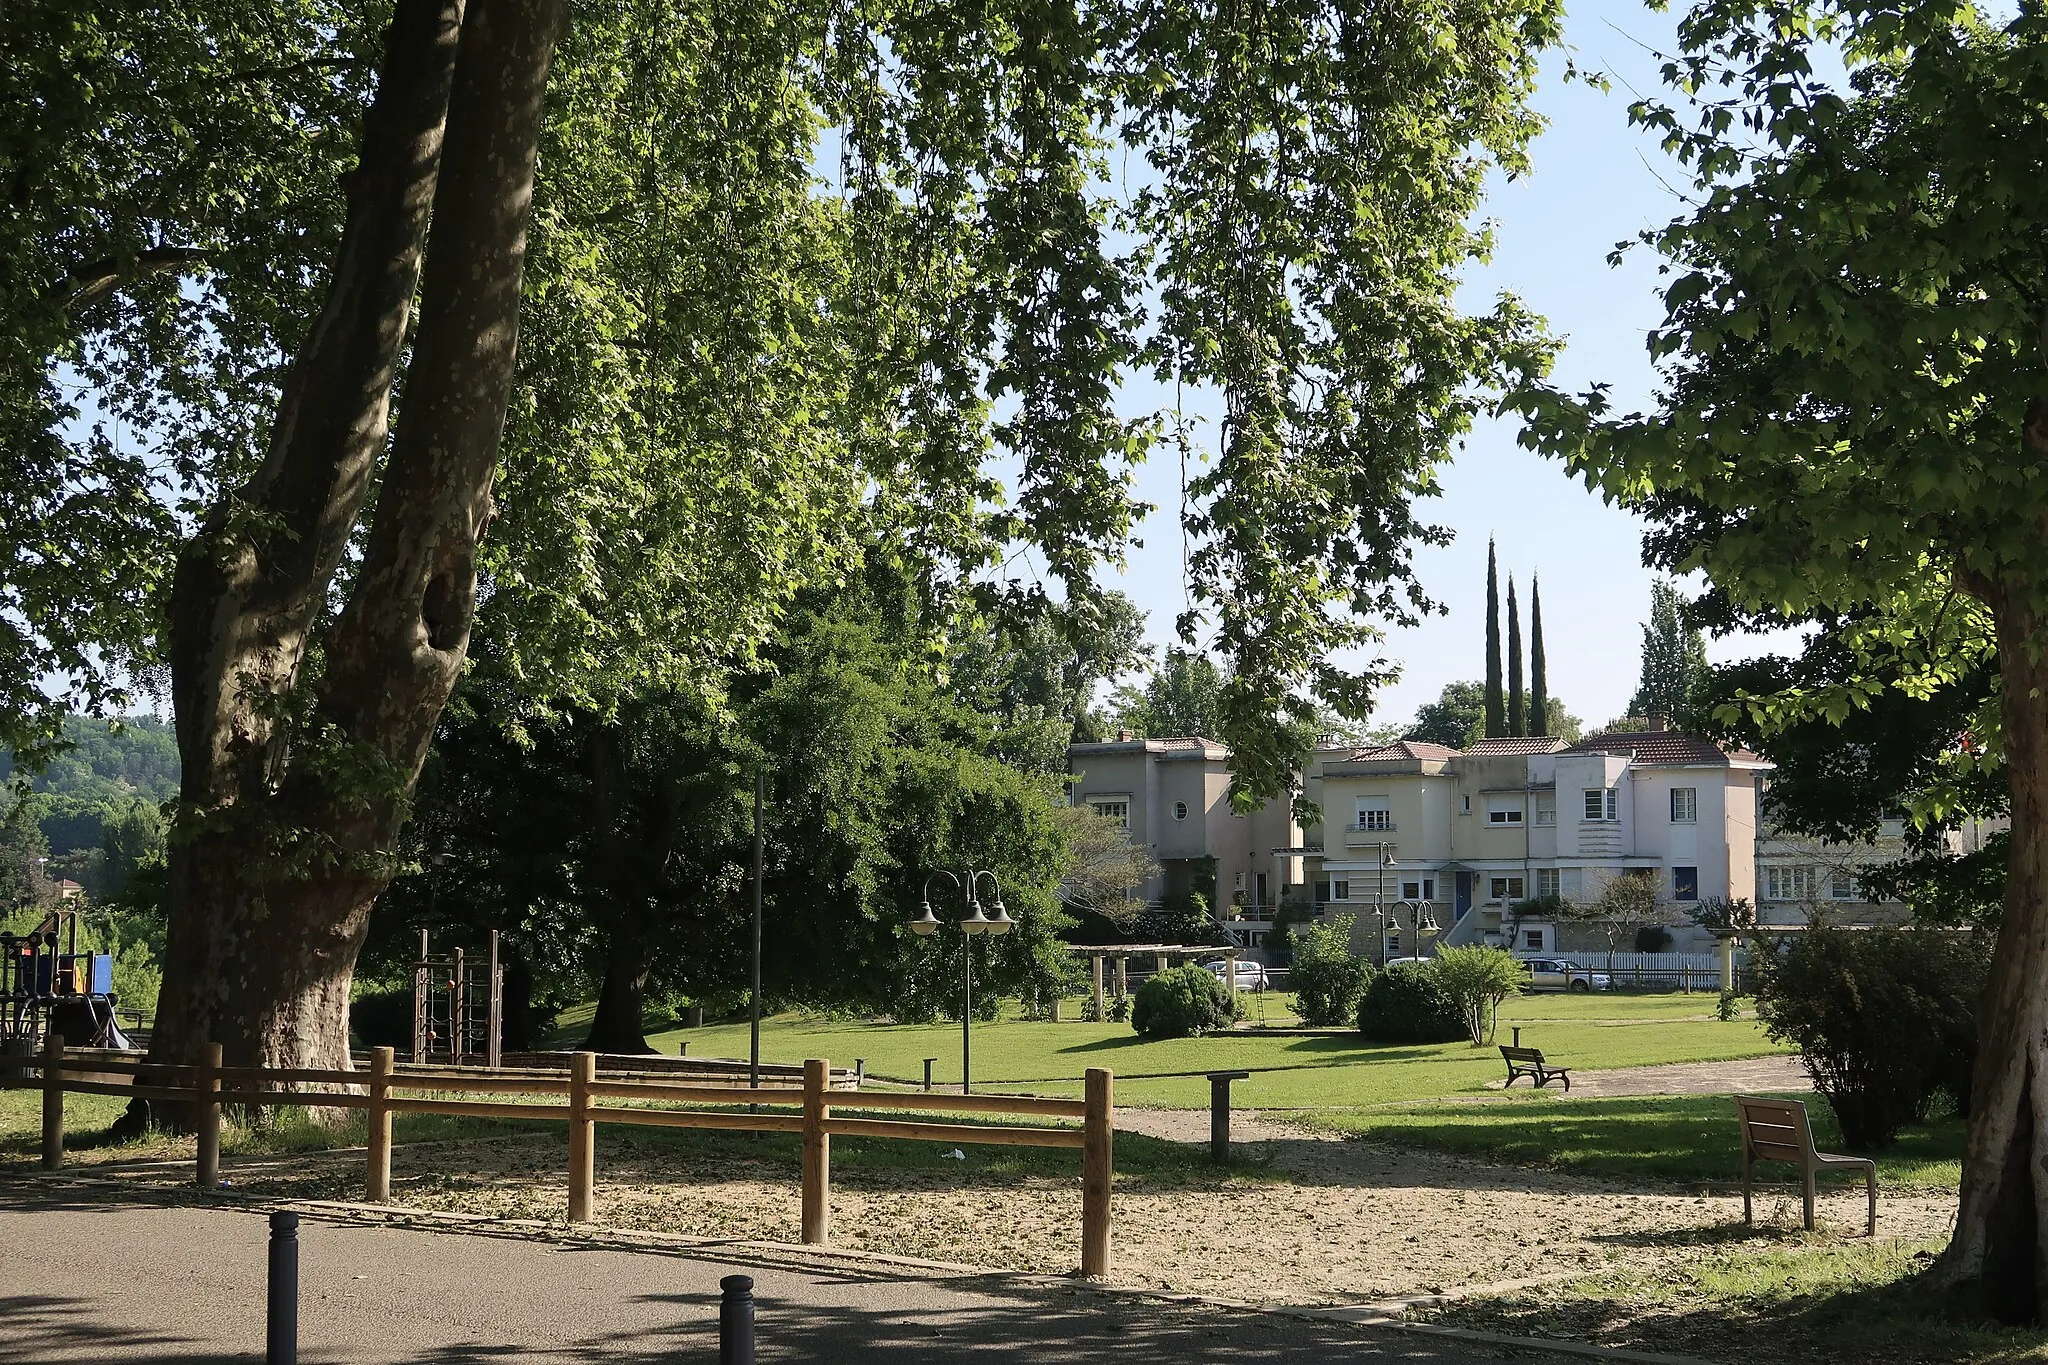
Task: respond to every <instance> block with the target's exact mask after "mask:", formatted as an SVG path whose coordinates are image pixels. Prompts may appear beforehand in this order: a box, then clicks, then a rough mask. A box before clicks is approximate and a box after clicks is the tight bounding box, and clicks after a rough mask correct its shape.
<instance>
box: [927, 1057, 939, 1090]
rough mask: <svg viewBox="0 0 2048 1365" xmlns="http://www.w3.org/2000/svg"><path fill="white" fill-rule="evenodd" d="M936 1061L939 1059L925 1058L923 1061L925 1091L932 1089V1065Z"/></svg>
mask: <svg viewBox="0 0 2048 1365" xmlns="http://www.w3.org/2000/svg"><path fill="white" fill-rule="evenodd" d="M937 1060H939V1059H938V1058H936V1057H927V1058H925V1059H924V1088H925V1089H927V1090H929V1089H931V1088H932V1063H933V1062H936V1061H937Z"/></svg>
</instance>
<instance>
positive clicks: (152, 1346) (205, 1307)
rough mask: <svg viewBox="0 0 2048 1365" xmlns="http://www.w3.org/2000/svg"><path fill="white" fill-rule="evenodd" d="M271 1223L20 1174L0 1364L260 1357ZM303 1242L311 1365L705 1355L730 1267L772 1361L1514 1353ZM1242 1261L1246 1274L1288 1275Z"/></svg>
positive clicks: (1370, 1360) (1393, 1338)
mask: <svg viewBox="0 0 2048 1365" xmlns="http://www.w3.org/2000/svg"><path fill="white" fill-rule="evenodd" d="M267 1235H268V1229H267V1224H266V1220H265V1218H264V1216H263V1215H262V1214H260V1213H255V1212H245V1211H242V1210H239V1209H219V1208H193V1207H157V1206H148V1205H137V1204H130V1203H119V1202H108V1201H107V1200H106V1199H104V1198H102V1197H101V1196H99V1195H97V1194H94V1193H90V1192H84V1191H79V1190H73V1189H67V1188H66V1187H64V1186H61V1185H48V1184H42V1183H41V1182H31V1181H21V1182H18V1183H14V1184H11V1185H5V1186H0V1362H5V1363H6V1365H13V1363H14V1362H21V1363H22V1365H27V1363H28V1362H36V1365H56V1363H57V1362H64V1361H96V1362H98V1361H137V1360H146V1361H157V1362H165V1365H227V1363H228V1362H236V1363H237V1365H242V1363H245V1362H250V1361H258V1360H261V1359H262V1358H263V1314H264V1277H265V1269H264V1266H265V1242H266V1238H267ZM300 1242H301V1253H300V1271H299V1276H300V1321H299V1343H300V1356H299V1358H300V1359H301V1360H302V1361H304V1362H306V1365H340V1363H341V1362H351V1363H353V1362H377V1363H378V1365H391V1363H394V1362H415V1361H416V1362H435V1365H454V1363H455V1362H486V1361H491V1362H496V1361H509V1360H520V1361H526V1360H532V1361H589V1362H597V1361H604V1362H611V1363H615V1365H653V1363H654V1362H682V1361H692V1362H706V1363H707V1365H708V1363H709V1362H712V1361H715V1360H716V1359H717V1354H718V1337H717V1316H718V1308H717V1305H718V1281H719V1278H720V1277H721V1276H724V1275H729V1274H733V1273H745V1274H751V1275H753V1276H754V1277H755V1283H756V1296H757V1301H758V1305H759V1306H758V1310H757V1312H758V1328H757V1339H758V1345H759V1353H760V1359H761V1360H762V1361H763V1362H764V1363H765V1365H799V1363H803V1362H820V1363H821V1365H826V1363H829V1365H882V1362H884V1361H888V1362H890V1365H901V1362H903V1361H905V1360H916V1361H919V1362H952V1361H973V1362H984V1361H986V1362H994V1361H1007V1360H1029V1361H1031V1362H1033V1365H1039V1362H1045V1363H1046V1365H1069V1363H1071V1365H1202V1363H1204V1362H1216V1365H1224V1362H1228V1365H1266V1363H1267V1362H1273V1363H1275V1365H1277V1362H1282V1361H1286V1362H1290V1363H1291V1362H1297V1361H1298V1362H1310V1361H1313V1362H1316V1365H1325V1363H1327V1365H1354V1362H1355V1363H1357V1365H1379V1363H1380V1362H1395V1361H1399V1362H1404V1363H1406V1365H1482V1362H1496V1361H1501V1360H1504V1359H1508V1358H1510V1357H1507V1356H1503V1355H1500V1354H1497V1353H1495V1352H1493V1351H1492V1350H1491V1349H1490V1348H1487V1347H1483V1346H1476V1345H1472V1344H1467V1343H1463V1342H1453V1341H1444V1340H1441V1339H1436V1338H1428V1337H1417V1336H1415V1335H1414V1334H1412V1333H1405V1332H1396V1331H1390V1330H1386V1329H1377V1330H1376V1329H1371V1328H1352V1327H1346V1326H1343V1325H1340V1324H1332V1323H1318V1322H1309V1321H1301V1320H1295V1319H1289V1318H1285V1317H1276V1316H1270V1315H1260V1314H1253V1313H1245V1312H1236V1311H1230V1310H1222V1309H1213V1308H1206V1307H1199V1306H1186V1307H1183V1306H1178V1305H1170V1304H1159V1303H1154V1302H1145V1301H1132V1300H1120V1299H1117V1298H1113V1297H1110V1296H1107V1295H1103V1294H1099V1293H1097V1292H1095V1291H1093V1290H1089V1289H1087V1288H1084V1287H1081V1286H1078V1285H1076V1286H1072V1287H1068V1286H1063V1285H1047V1284H1045V1283H1043V1282H1039V1283H1020V1282H1006V1281H1004V1280H1001V1279H992V1278H987V1277H974V1276H949V1275H946V1274H945V1273H943V1272H938V1273H933V1272H925V1271H917V1270H901V1271H895V1272H892V1271H890V1270H888V1269H887V1268H885V1267H858V1268H852V1269H845V1268H833V1267H830V1266H825V1267H801V1266H799V1267H791V1266H773V1265H761V1264H759V1263H758V1257H753V1258H750V1257H748V1256H746V1255H737V1256H735V1257H734V1258H733V1259H732V1260H723V1259H720V1258H718V1257H717V1256H714V1255H708V1254H705V1253H702V1252H691V1253H687V1254H669V1253H663V1252H644V1251H618V1250H593V1249H588V1248H584V1247H578V1246H574V1245H567V1244H562V1243H554V1242H549V1241H545V1240H535V1239H526V1238H519V1237H512V1236H505V1235H479V1234H475V1233H462V1232H445V1231H434V1230H420V1229H415V1228H401V1227H393V1226H384V1225H376V1224H370V1225H364V1224H356V1223H346V1222H328V1221H321V1220H318V1219H315V1218H311V1217H308V1218H306V1219H304V1220H303V1221H302V1225H301V1231H300ZM1247 1255H1248V1257H1250V1258H1251V1259H1250V1260H1249V1261H1248V1265H1253V1266H1258V1267H1259V1268H1260V1269H1261V1270H1263V1271H1265V1272H1267V1273H1276V1274H1277V1273H1285V1271H1284V1267H1281V1266H1273V1265H1261V1264H1260V1262H1259V1260H1258V1259H1257V1256H1256V1253H1251V1252H1248V1253H1247ZM750 1259H752V1260H753V1261H754V1262H755V1263H752V1264H750V1263H748V1262H749V1260H750ZM1515 1358H1520V1359H1525V1360H1526V1359H1528V1358H1529V1357H1527V1356H1519V1357H1515Z"/></svg>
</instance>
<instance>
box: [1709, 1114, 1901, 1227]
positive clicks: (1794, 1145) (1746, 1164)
mask: <svg viewBox="0 0 2048 1365" xmlns="http://www.w3.org/2000/svg"><path fill="white" fill-rule="evenodd" d="M1734 1100H1735V1112H1736V1114H1737V1116H1738V1117H1739V1118H1740V1120H1741V1123H1742V1221H1743V1222H1745V1223H1754V1222H1755V1221H1756V1220H1755V1215H1754V1214H1753V1212H1752V1211H1751V1206H1750V1196H1751V1190H1752V1188H1753V1186H1754V1185H1755V1183H1756V1163H1757V1162H1759V1161H1783V1162H1788V1163H1790V1164H1791V1165H1794V1166H1797V1167H1799V1177H1800V1186H1801V1188H1802V1190H1803V1191H1804V1193H1805V1196H1806V1230H1807V1231H1808V1232H1812V1231H1813V1200H1814V1177H1815V1176H1816V1175H1818V1174H1819V1173H1820V1172H1822V1171H1861V1172H1863V1179H1864V1183H1865V1184H1866V1185H1867V1186H1868V1187H1869V1191H1870V1220H1869V1223H1868V1224H1867V1225H1866V1227H1865V1228H1864V1235H1865V1236H1868V1237H1875V1236H1877V1163H1876V1162H1874V1161H1871V1160H1870V1159H1868V1158H1867V1157H1860V1156H1835V1155H1832V1154H1830V1153H1828V1152H1823V1151H1820V1150H1819V1149H1817V1148H1816V1147H1815V1146H1814V1145H1813V1128H1812V1126H1811V1125H1810V1124H1808V1123H1807V1121H1806V1106H1805V1105H1804V1104H1801V1103H1800V1102H1799V1101H1797V1100H1771V1099H1763V1098H1760V1097H1758V1096H1754V1095H1736V1096H1734Z"/></svg>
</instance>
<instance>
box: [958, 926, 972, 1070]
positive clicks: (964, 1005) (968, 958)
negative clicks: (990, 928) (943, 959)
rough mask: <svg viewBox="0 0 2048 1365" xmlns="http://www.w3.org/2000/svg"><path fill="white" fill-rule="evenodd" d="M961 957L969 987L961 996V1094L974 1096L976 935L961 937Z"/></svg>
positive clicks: (962, 935)
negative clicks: (972, 1047) (972, 1044)
mask: <svg viewBox="0 0 2048 1365" xmlns="http://www.w3.org/2000/svg"><path fill="white" fill-rule="evenodd" d="M960 956H961V958H962V959H963V960H964V961H965V962H966V963H967V986H966V989H965V990H964V991H962V993H961V996H960V1093H961V1094H963V1095H967V1094H972V1093H973V1091H974V1081H973V1079H972V1073H971V1072H970V1070H969V1069H968V1067H969V1063H970V1062H971V1060H972V1056H973V1054H972V1053H971V1052H970V1050H969V1049H970V1043H969V1038H970V1036H971V1035H970V1033H969V1031H968V1030H969V1025H970V1024H972V1022H973V1020H974V935H972V934H968V933H963V934H961V935H960Z"/></svg>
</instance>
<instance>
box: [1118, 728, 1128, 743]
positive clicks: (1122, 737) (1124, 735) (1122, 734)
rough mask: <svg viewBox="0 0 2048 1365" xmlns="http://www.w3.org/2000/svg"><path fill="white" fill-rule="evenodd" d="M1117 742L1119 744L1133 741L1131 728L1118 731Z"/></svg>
mask: <svg viewBox="0 0 2048 1365" xmlns="http://www.w3.org/2000/svg"><path fill="white" fill-rule="evenodd" d="M1116 742H1117V743H1119V744H1129V743H1130V742H1131V732H1130V731H1129V730H1119V731H1117V732H1116Z"/></svg>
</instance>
